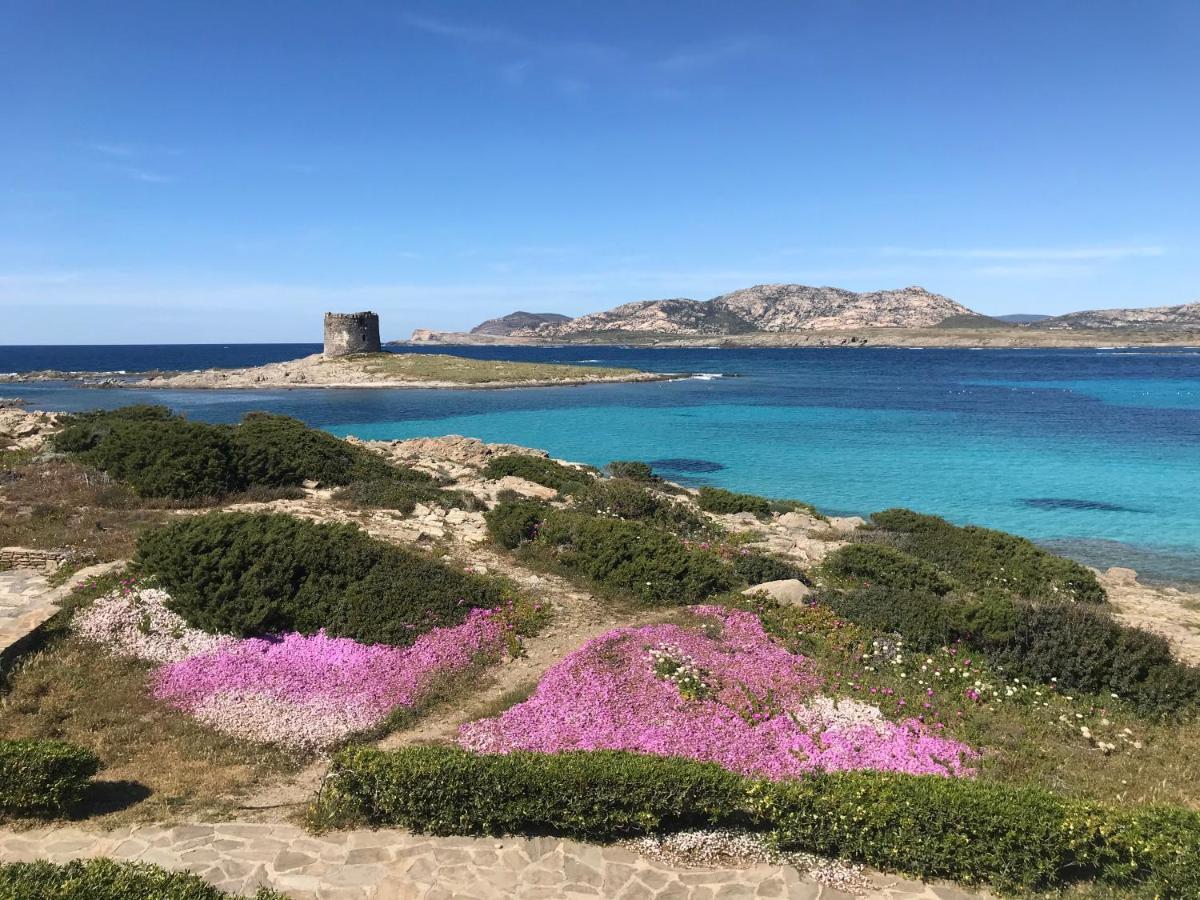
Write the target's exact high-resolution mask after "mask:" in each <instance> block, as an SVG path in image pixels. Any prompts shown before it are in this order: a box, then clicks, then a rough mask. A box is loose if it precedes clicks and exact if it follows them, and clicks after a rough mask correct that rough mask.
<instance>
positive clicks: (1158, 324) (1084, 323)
mask: <svg viewBox="0 0 1200 900" xmlns="http://www.w3.org/2000/svg"><path fill="white" fill-rule="evenodd" d="M1034 327H1035V328H1156V329H1163V330H1181V331H1200V303H1185V304H1183V305H1181V306H1147V307H1144V308H1141V309H1091V310H1085V311H1084V312H1074V313H1067V314H1066V315H1064V316H1054V317H1053V318H1049V319H1045V320H1043V321H1041V322H1037V323H1035V324H1034Z"/></svg>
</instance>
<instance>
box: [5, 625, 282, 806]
mask: <svg viewBox="0 0 1200 900" xmlns="http://www.w3.org/2000/svg"><path fill="white" fill-rule="evenodd" d="M149 670H150V667H149V666H147V665H146V664H145V663H141V662H137V661H135V660H130V659H123V658H120V657H116V656H112V655H110V654H108V653H104V652H103V651H101V650H100V649H99V648H97V647H95V646H93V645H90V644H85V643H83V642H81V641H78V640H75V639H73V638H67V639H65V640H60V641H58V642H56V643H54V644H53V645H51V646H50V647H48V648H47V649H45V650H43V651H41V652H39V653H37V654H35V655H33V656H31V657H28V658H26V659H25V661H24V662H23V663H22V664H21V665H20V666H19V667H18V668H17V670H16V671H15V672H13V673H12V674H11V676H10V677H9V687H8V691H7V692H6V694H5V695H4V696H3V697H2V698H0V733H3V734H4V735H5V736H7V737H9V738H53V739H57V740H65V741H69V742H71V743H73V744H78V745H79V746H81V747H86V748H88V749H90V750H92V751H94V752H95V753H96V754H97V755H98V756H99V757H100V759H101V760H103V762H104V770H103V771H102V773H101V778H102V779H103V780H102V781H101V782H100V787H101V788H102V789H101V790H97V791H95V792H94V794H93V795H92V796H90V797H85V798H84V801H83V803H82V804H80V806H79V808H78V812H79V814H80V815H84V816H100V817H101V819H102V821H103V822H104V824H106V825H117V824H120V823H123V822H131V821H143V822H145V821H155V822H159V821H183V820H191V821H197V820H200V821H203V820H205V819H214V818H215V819H220V818H228V817H230V816H232V815H235V814H236V804H237V797H238V796H239V795H241V794H243V793H247V792H250V791H252V790H254V789H255V788H257V787H259V786H260V785H261V783H262V782H263V781H264V780H265V779H268V778H271V777H274V776H278V775H282V774H285V773H290V772H294V771H296V770H297V769H298V768H299V761H298V760H297V759H296V758H294V757H292V756H289V755H287V754H285V753H282V752H280V751H277V750H274V749H272V748H270V747H262V746H251V745H249V744H245V743H242V742H240V741H236V740H234V739H232V738H228V737H223V736H222V735H220V734H218V733H217V732H215V731H213V730H211V729H209V728H207V727H206V726H204V725H201V724H200V723H198V722H196V721H194V720H192V719H191V718H189V717H187V716H185V715H183V714H182V713H178V712H176V711H174V710H172V709H171V708H170V707H169V706H167V705H166V704H165V703H159V702H157V701H155V700H153V699H151V697H150V696H149V693H148V691H147V689H146V677H147V674H148V672H149Z"/></svg>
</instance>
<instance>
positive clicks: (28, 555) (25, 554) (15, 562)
mask: <svg viewBox="0 0 1200 900" xmlns="http://www.w3.org/2000/svg"><path fill="white" fill-rule="evenodd" d="M94 558H95V554H93V553H89V552H87V551H82V550H71V549H69V548H68V549H63V550H33V549H31V548H29V547H0V570H4V569H40V570H43V571H47V572H53V571H55V570H56V569H58V567H59V566H61V565H63V564H65V563H68V562H86V561H89V560H91V559H94Z"/></svg>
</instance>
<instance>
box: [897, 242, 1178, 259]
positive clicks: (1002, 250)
mask: <svg viewBox="0 0 1200 900" xmlns="http://www.w3.org/2000/svg"><path fill="white" fill-rule="evenodd" d="M880 253H881V254H882V255H883V256H892V257H909V258H914V259H997V260H1005V259H1007V260H1076V261H1090V262H1102V261H1111V260H1117V259H1130V258H1136V257H1148V256H1165V255H1166V253H1167V250H1166V248H1165V247H1159V246H1155V245H1145V244H1132V245H1109V246H1099V247H969V248H951V247H934V248H918V247H883V248H881V249H880Z"/></svg>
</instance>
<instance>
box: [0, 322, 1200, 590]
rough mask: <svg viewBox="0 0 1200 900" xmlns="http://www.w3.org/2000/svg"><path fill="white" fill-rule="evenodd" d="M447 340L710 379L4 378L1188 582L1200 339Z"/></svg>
mask: <svg viewBox="0 0 1200 900" xmlns="http://www.w3.org/2000/svg"><path fill="white" fill-rule="evenodd" d="M318 349H319V347H318V346H317V345H315V344H305V345H278V344H277V345H259V346H250V345H241V346H239V345H231V346H226V347H222V346H175V347H172V346H163V347H63V348H54V347H34V348H2V347H0V372H12V371H29V370H36V369H45V368H58V369H71V370H127V371H137V370H140V369H146V368H170V369H194V368H203V367H208V366H214V365H222V366H232V365H248V364H255V363H262V362H268V361H276V360H282V359H288V358H293V357H296V356H299V355H302V354H305V353H310V352H315V351H316V350H318ZM455 352H456V353H462V354H465V355H470V356H477V357H483V358H503V359H528V360H537V361H560V362H590V363H598V364H620V365H631V366H636V367H639V368H645V369H651V370H655V371H664V372H677V371H686V372H692V373H708V374H709V375H720V376H722V377H704V378H693V379H689V380H685V381H677V382H668V383H662V384H651V385H595V386H587V387H575V388H542V389H527V390H506V391H379V390H363V391H350V390H339V391H321V390H307V391H241V392H203V391H196V392H162V391H133V390H121V391H116V390H105V389H80V388H73V387H67V386H63V385H51V384H46V385H0V395H4V396H21V397H25V398H27V399H28V400H29V401H30V403H31V405H33V406H38V407H43V408H48V409H85V408H92V407H96V406H118V405H122V404H125V403H132V402H160V403H167V404H169V405H171V406H173V407H175V408H176V409H179V410H181V411H183V412H185V413H187V414H188V415H191V416H194V417H195V418H198V419H205V420H209V421H235V420H237V419H238V418H239V417H240V416H241V415H242V414H243V413H244V412H246V411H248V410H251V409H270V410H274V411H277V412H283V413H287V414H289V415H294V416H297V417H298V418H301V419H304V420H305V421H307V422H310V423H312V424H314V425H319V426H322V427H324V428H327V429H329V430H330V431H332V432H334V433H335V434H339V435H347V434H355V435H358V436H360V437H364V438H400V437H412V436H417V435H437V434H446V433H459V434H467V435H472V436H476V437H481V438H484V439H486V440H489V441H511V442H515V443H520V444H526V445H530V446H535V447H544V448H546V449H548V450H550V451H551V452H552V453H553V454H554V455H556V456H560V457H566V458H569V459H576V460H581V461H585V462H589V463H593V464H596V465H600V464H603V463H606V462H608V461H610V460H612V459H644V460H664V461H665V462H664V463H663V464H662V465H661V467H660V468H661V471H662V472H663V474H665V475H668V476H670V477H673V478H675V479H678V480H685V481H690V482H691V483H711V484H718V485H722V486H725V487H730V488H734V489H742V490H751V491H756V492H759V493H764V494H770V495H773V496H779V497H797V498H801V499H804V500H808V501H811V502H813V503H815V504H817V505H818V506H819V507H821V508H822V509H824V510H826V511H829V512H834V513H867V512H870V511H872V510H876V509H881V508H883V507H887V506H895V505H901V506H909V507H912V508H914V509H918V510H922V511H929V512H936V513H939V514H942V515H945V516H947V517H948V518H950V519H952V520H955V521H959V522H967V521H971V522H977V523H980V524H985V525H991V526H995V527H998V528H1004V529H1006V530H1010V531H1014V532H1017V533H1020V534H1024V535H1026V536H1028V537H1031V538H1034V539H1036V540H1039V541H1043V542H1047V543H1050V544H1052V545H1054V546H1056V547H1058V548H1060V549H1063V550H1064V552H1069V553H1071V554H1072V555H1074V556H1076V557H1078V558H1080V559H1083V560H1085V561H1091V562H1096V563H1103V564H1119V563H1123V564H1127V565H1132V566H1133V567H1134V568H1136V569H1138V570H1139V571H1141V572H1143V573H1145V574H1148V575H1152V576H1156V577H1159V578H1163V579H1183V580H1189V581H1200V508H1198V500H1197V498H1198V497H1200V349H1173V350H1163V351H1145V350H1140V351H1127V350H1048V351H1042V350H1036V351H1035V350H1017V351H1009V350H995V351H993V350H979V351H971V350H890V349H861V350H821V349H797V350H717V349H712V350H703V349H700V350H645V349H632V348H616V347H577V348H548V347H546V348H496V347H489V348H458V349H456V350H455Z"/></svg>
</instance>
